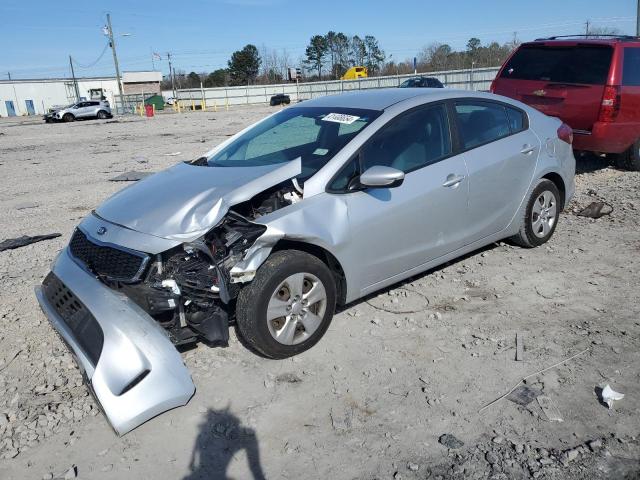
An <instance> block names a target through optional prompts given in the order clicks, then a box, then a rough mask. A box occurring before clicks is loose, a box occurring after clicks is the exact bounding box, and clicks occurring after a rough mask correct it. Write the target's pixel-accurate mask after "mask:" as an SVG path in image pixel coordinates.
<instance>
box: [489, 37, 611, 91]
mask: <svg viewBox="0 0 640 480" xmlns="http://www.w3.org/2000/svg"><path fill="white" fill-rule="evenodd" d="M612 54H613V49H612V48H611V47H608V46H599V45H589V46H585V45H577V46H573V47H549V46H542V45H532V46H523V47H521V48H520V49H519V50H518V51H517V52H516V53H515V54H514V55H513V57H511V59H510V60H509V62H508V63H507V64H506V65H505V67H504V69H503V70H502V74H501V75H500V76H501V78H514V79H518V80H541V81H545V82H554V83H582V84H587V85H604V84H605V83H606V82H607V76H608V74H609V66H610V65H611V56H612Z"/></svg>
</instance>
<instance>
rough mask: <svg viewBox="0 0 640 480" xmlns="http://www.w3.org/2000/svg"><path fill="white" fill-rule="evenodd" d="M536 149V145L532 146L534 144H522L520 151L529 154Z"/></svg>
mask: <svg viewBox="0 0 640 480" xmlns="http://www.w3.org/2000/svg"><path fill="white" fill-rule="evenodd" d="M535 149H536V147H534V146H532V145H523V146H522V150H520V153H523V154H525V155H529V154H530V153H531V152H533V151H534V150H535Z"/></svg>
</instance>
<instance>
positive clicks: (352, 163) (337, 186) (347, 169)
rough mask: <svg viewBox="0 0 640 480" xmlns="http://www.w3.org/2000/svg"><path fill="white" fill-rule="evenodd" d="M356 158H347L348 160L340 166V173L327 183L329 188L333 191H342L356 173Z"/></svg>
mask: <svg viewBox="0 0 640 480" xmlns="http://www.w3.org/2000/svg"><path fill="white" fill-rule="evenodd" d="M358 173H359V171H358V158H357V157H356V158H354V159H352V160H349V162H348V163H347V164H346V165H345V166H344V167H342V170H340V173H338V175H337V176H336V177H335V178H334V179H333V182H331V183H330V184H329V190H330V191H333V192H344V191H346V190H347V187H348V186H349V182H350V181H351V180H353V178H354V177H355V176H356V175H358Z"/></svg>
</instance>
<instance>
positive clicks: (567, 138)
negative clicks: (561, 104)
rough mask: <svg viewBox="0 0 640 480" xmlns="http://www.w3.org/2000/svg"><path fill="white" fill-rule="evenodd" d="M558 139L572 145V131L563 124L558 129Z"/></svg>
mask: <svg viewBox="0 0 640 480" xmlns="http://www.w3.org/2000/svg"><path fill="white" fill-rule="evenodd" d="M558 138H559V139H560V140H562V141H563V142H566V143H568V144H569V145H571V144H573V130H572V129H571V127H570V126H569V125H567V124H566V123H563V124H562V125H560V127H558Z"/></svg>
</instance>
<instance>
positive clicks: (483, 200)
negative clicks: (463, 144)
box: [462, 130, 540, 243]
mask: <svg viewBox="0 0 640 480" xmlns="http://www.w3.org/2000/svg"><path fill="white" fill-rule="evenodd" d="M521 152H522V153H521ZM539 153H540V143H539V141H538V137H536V135H535V134H534V133H533V132H532V131H531V130H525V131H523V132H520V133H517V134H515V135H511V136H508V137H506V138H502V139H500V140H497V141H495V142H492V143H489V144H487V145H484V146H481V147H478V148H475V149H473V150H469V151H468V152H465V153H463V154H462V157H463V158H464V159H465V161H466V163H467V168H468V169H469V232H468V233H469V238H468V242H467V243H473V242H474V241H476V240H480V239H482V238H484V237H487V236H489V235H491V234H494V233H497V232H499V231H501V230H503V229H504V228H505V227H507V225H509V222H511V220H512V218H513V216H514V215H515V214H516V212H517V210H518V207H519V206H520V204H521V202H522V199H523V198H524V195H525V193H526V192H527V190H528V188H529V185H530V184H531V181H532V178H533V174H534V172H535V168H536V162H537V159H538V154H539Z"/></svg>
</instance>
